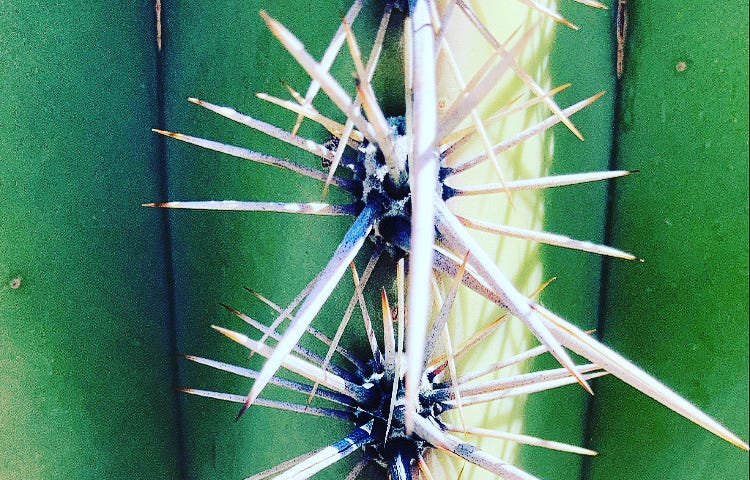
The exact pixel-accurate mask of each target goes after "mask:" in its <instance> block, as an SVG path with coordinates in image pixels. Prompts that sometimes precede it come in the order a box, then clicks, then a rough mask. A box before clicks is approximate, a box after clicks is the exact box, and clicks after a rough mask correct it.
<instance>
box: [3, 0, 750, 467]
mask: <svg viewBox="0 0 750 480" xmlns="http://www.w3.org/2000/svg"><path fill="white" fill-rule="evenodd" d="M629 3H630V4H631V5H630V32H629V38H628V45H627V65H626V72H625V76H624V78H623V79H622V82H621V85H620V88H621V91H620V93H619V94H616V93H615V85H614V71H613V58H614V47H613V43H612V35H613V33H612V23H611V11H610V13H609V14H608V13H603V12H599V11H592V10H590V9H585V8H582V7H580V6H578V5H575V4H573V2H563V3H562V5H561V7H562V8H563V9H564V11H565V13H566V14H567V15H568V16H569V17H570V18H571V19H572V20H573V21H575V22H576V23H578V24H580V25H582V26H583V28H582V30H581V31H579V32H572V31H569V30H565V29H561V30H560V32H559V37H560V42H559V43H558V44H557V46H556V48H555V51H554V52H553V58H552V60H551V63H552V68H553V74H554V75H555V78H556V80H555V83H556V84H559V83H563V82H567V81H572V82H574V87H571V88H570V89H569V92H565V93H566V94H569V95H570V99H571V100H572V99H578V98H581V97H582V96H584V95H590V94H591V93H593V92H595V91H598V90H601V89H606V90H608V91H610V95H609V96H608V99H607V100H604V101H600V102H599V103H598V104H596V105H595V106H594V108H592V109H590V111H588V112H583V113H581V114H579V116H577V117H576V119H575V120H576V124H577V125H578V126H579V127H581V129H582V131H583V132H584V134H585V135H586V138H587V140H586V142H584V143H583V144H581V143H580V142H578V141H573V139H572V138H570V136H569V135H568V134H567V133H566V132H565V131H563V130H558V131H557V132H556V142H557V143H556V147H555V148H556V153H557V155H556V162H557V163H556V164H555V167H554V168H555V170H556V171H558V172H563V171H569V170H570V171H576V170H580V169H583V168H586V169H589V168H590V169H595V168H597V167H601V166H602V165H606V164H607V163H610V165H611V166H613V167H615V168H630V169H640V170H641V173H639V174H638V175H635V176H631V177H628V178H625V179H622V180H618V181H616V182H615V183H614V184H613V187H612V188H611V192H610V193H611V196H610V202H611V205H612V209H611V210H610V212H609V217H607V218H608V220H607V221H605V217H604V211H603V210H601V211H602V217H601V221H599V222H595V223H594V224H592V225H588V226H587V225H585V222H584V221H583V219H585V218H589V217H590V216H591V210H592V209H597V208H598V209H601V207H602V206H603V205H604V203H603V200H604V199H605V198H606V193H607V192H606V187H604V186H600V187H599V189H598V190H597V188H594V189H587V190H586V192H584V193H582V192H581V191H573V190H571V191H570V192H565V191H562V190H561V191H560V193H558V192H553V193H551V194H550V196H549V198H548V214H549V217H548V224H549V227H550V229H552V230H554V229H557V230H560V231H564V232H565V233H568V234H571V235H573V236H575V235H576V234H577V233H578V229H579V228H580V229H581V230H580V232H593V233H591V235H583V236H585V237H587V238H591V239H594V240H595V239H596V237H597V236H598V237H601V238H604V239H606V241H607V243H608V244H612V245H614V246H617V247H620V248H623V249H626V250H629V251H632V252H634V253H636V254H637V255H639V256H640V257H642V258H644V259H645V260H646V261H645V262H644V263H643V264H637V263H627V262H618V261H613V262H606V263H605V264H604V265H603V266H601V265H600V264H599V261H598V259H592V258H591V257H590V256H579V255H577V254H571V253H567V252H559V251H555V252H552V251H551V250H550V251H548V252H547V253H546V254H545V256H546V257H545V258H546V260H547V261H548V272H549V274H555V275H558V276H560V279H559V280H558V281H557V282H556V283H555V284H554V286H553V287H551V288H550V291H549V292H548V294H547V297H545V299H544V301H545V302H546V303H547V304H548V305H550V306H552V307H553V308H555V309H556V310H558V311H560V312H561V313H563V314H564V315H566V316H567V317H568V318H571V319H573V320H576V321H577V322H578V323H579V324H581V325H584V324H585V322H589V325H591V326H594V325H596V324H598V334H599V335H602V336H603V339H604V341H605V342H606V343H608V344H610V345H613V346H614V347H615V348H616V349H618V350H619V351H621V352H623V353H624V354H625V355H626V356H628V357H630V358H632V359H633V360H634V361H636V363H638V364H639V365H641V366H643V367H644V368H646V369H647V370H649V371H650V372H652V373H654V374H655V375H656V376H657V377H658V378H660V379H662V380H663V381H665V383H667V384H668V385H670V386H671V387H673V388H675V389H676V390H677V391H679V392H680V393H682V394H683V395H685V396H686V397H687V398H689V399H691V400H692V401H694V402H695V403H696V404H698V405H699V406H701V407H702V408H704V409H705V410H706V411H708V412H709V413H711V414H712V415H714V416H715V417H716V418H717V419H719V420H720V421H722V422H723V423H725V424H726V425H727V426H729V427H731V428H732V429H733V430H735V431H736V432H737V433H739V434H740V436H742V437H743V438H745V439H747V437H748V423H747V422H748V414H747V403H748V370H747V362H748V321H747V318H748V297H747V290H748V256H747V255H748V253H747V252H748V236H747V230H748V224H747V222H748V220H747V219H748V180H747V178H748V140H747V139H748V116H747V111H748V96H747V84H748V65H747V58H748V51H747V49H748V47H747V45H748V33H747V32H748V25H747V17H748V11H747V10H748V7H747V4H743V3H741V2H739V1H738V0H730V1H728V2H724V3H721V4H706V3H704V2H692V1H691V2H689V3H686V2H678V1H676V0H670V1H665V2H659V4H658V5H656V4H654V3H649V2H634V1H631V2H629ZM348 7H349V2H347V1H326V2H315V3H312V2H286V1H283V2H276V3H274V4H268V3H266V2H261V1H243V2H239V1H216V2H195V1H164V2H163V4H162V23H163V45H164V49H163V50H162V51H161V52H157V50H156V42H155V10H154V4H153V2H146V1H141V2H132V3H129V4H128V5H122V4H121V3H117V2H83V1H69V2H56V3H51V2H34V1H29V2H1V1H0V60H1V61H2V65H3V68H2V70H0V93H1V96H0V97H1V98H2V99H3V101H2V102H0V132H1V133H2V135H1V136H0V208H2V211H1V216H0V352H2V356H1V357H0V478H4V479H5V478H7V479H56V478H69V477H76V478H81V479H86V478H107V479H119V478H131V479H137V478H160V479H161V478H165V479H168V478H175V479H176V478H186V479H213V478H217V479H218V478H222V479H226V478H243V477H244V476H247V475H249V474H251V473H254V472H256V471H259V470H261V469H262V468H265V467H267V466H270V465H272V464H274V463H275V462H277V461H278V460H279V458H285V457H289V456H291V455H293V454H294V453H296V452H302V451H304V450H305V446H306V445H307V446H309V444H310V442H311V441H312V440H311V438H312V439H314V444H315V445H321V444H323V443H324V442H326V441H328V440H330V439H331V438H333V437H334V436H335V434H336V431H337V426H336V425H333V426H331V425H330V424H329V422H315V421H309V419H299V418H295V417H294V416H290V415H283V414H282V415H275V414H272V413H269V412H268V411H267V410H255V411H253V409H251V411H249V412H248V414H247V416H246V418H243V419H242V421H241V422H238V423H235V422H234V421H233V418H234V414H235V413H236V408H235V406H234V405H227V404H222V403H221V402H216V401H211V400H205V399H199V398H187V397H185V396H177V395H175V393H174V392H173V387H174V386H176V385H177V384H180V385H190V386H195V387H198V388H215V389H221V388H227V389H229V390H232V391H235V390H236V391H237V392H238V393H241V392H242V391H243V390H244V389H246V386H245V385H244V384H243V383H244V382H238V381H235V380H234V379H231V378H226V376H223V375H220V374H214V373H213V372H206V371H205V369H203V368H201V367H199V366H196V365H185V364H184V363H183V362H181V361H178V359H177V355H176V354H177V353H178V352H180V353H193V354H198V355H205V356H209V357H213V358H221V359H226V360H231V359H232V358H234V359H240V358H243V352H242V351H241V350H240V349H237V348H234V345H231V344H230V342H228V341H226V340H224V339H222V338H220V337H219V335H218V334H215V333H213V332H212V331H211V330H210V328H209V326H210V325H211V324H215V323H218V324H221V325H224V326H227V327H230V328H238V326H239V323H238V322H236V321H235V320H234V319H233V318H231V315H229V314H226V313H225V312H224V311H223V309H221V307H219V306H218V302H225V303H229V304H231V305H234V306H236V307H238V308H241V309H242V308H247V309H248V310H250V309H252V311H253V312H256V311H261V312H262V311H263V310H262V308H261V306H260V305H259V304H257V302H255V301H254V300H253V299H252V298H251V297H250V296H249V295H248V294H247V293H246V292H245V291H244V290H243V288H242V287H243V286H251V287H253V288H256V289H258V290H260V291H261V292H262V293H265V294H266V295H268V296H270V297H271V298H272V299H274V300H276V301H277V302H279V303H285V302H288V301H289V300H290V299H291V298H292V297H293V296H294V294H295V293H296V292H297V291H298V290H299V289H300V288H301V287H302V286H304V284H306V283H307V282H308V281H309V280H310V278H311V277H312V275H313V274H314V272H316V271H317V270H318V268H319V267H320V266H321V265H323V264H324V262H325V260H326V258H327V256H328V255H329V253H330V252H331V251H332V249H333V246H334V239H335V238H337V237H339V236H340V233H341V232H342V231H343V229H344V228H345V227H346V223H347V220H346V219H333V218H313V217H310V218H306V219H299V218H297V217H292V216H285V215H275V214H268V215H264V214H246V215H243V214H233V213H223V214H222V213H218V214H217V213H201V212H170V213H169V214H167V213H166V212H162V211H158V210H152V209H146V208H142V207H140V204H141V203H144V202H148V201H155V200H161V199H166V198H170V199H199V198H203V199H222V198H237V199H247V200H259V199H268V200H271V199H278V200H296V199H307V198H311V197H314V196H316V195H318V193H317V192H318V191H319V190H318V188H319V185H316V184H312V185H311V184H310V183H312V182H298V181H296V179H295V178H294V176H292V175H288V176H285V174H284V173H283V172H279V171H276V170H273V169H271V168H270V167H262V166H256V165H252V164H250V163H249V162H242V161H238V160H236V159H232V158H229V157H224V156H221V155H218V154H211V153H209V152H204V151H201V150H200V149H198V148H196V147H188V146H184V145H177V144H175V143H164V142H163V141H162V139H160V138H158V137H157V136H156V135H155V134H152V133H151V132H150V128H152V127H155V126H166V127H168V128H169V129H173V130H179V131H185V132H188V133H191V134H195V135H199V136H206V137H209V138H217V139H221V140H222V141H225V142H227V143H237V144H240V145H243V146H247V147H251V148H252V147H254V146H259V145H261V146H262V148H260V147H259V149H261V150H262V151H264V152H267V153H271V154H274V155H277V156H282V157H284V156H292V155H293V156H294V158H295V160H298V161H300V162H302V163H306V164H309V165H316V163H315V162H317V160H316V159H315V158H312V157H311V156H300V155H298V153H297V152H296V151H294V150H293V149H290V148H287V147H286V146H285V145H281V144H279V143H278V142H273V141H268V140H267V139H266V138H264V137H263V136H261V135H259V134H255V133H254V132H250V131H249V130H248V129H247V128H238V127H236V126H234V125H232V124H231V123H230V122H229V121H227V120H225V119H222V118H220V117H217V116H215V115H213V114H211V113H210V112H204V111H200V108H199V107H196V106H194V105H191V104H189V103H187V102H186V101H185V98H186V97H187V96H196V97H199V98H204V99H205V100H208V101H213V102H216V103H220V104H227V105H232V106H235V107H237V108H238V109H240V110H243V111H245V112H248V113H251V114H253V115H257V116H258V117H261V118H263V119H264V120H266V121H269V122H271V123H274V124H278V125H281V126H287V127H288V126H290V125H291V123H292V116H290V115H288V114H284V113H283V112H281V111H280V110H279V109H277V108H273V107H269V106H267V105H264V104H263V103H262V102H261V101H260V100H258V99H256V98H254V93H255V92H257V91H268V92H270V93H272V94H275V95H279V96H281V95H285V89H284V87H283V86H282V85H281V83H280V82H279V80H286V81H289V82H292V84H293V86H294V87H296V88H298V89H304V88H305V86H306V81H303V80H300V79H304V76H303V75H302V72H301V70H300V69H299V68H298V67H296V66H294V65H293V62H292V61H291V60H290V58H289V57H288V56H287V55H286V53H284V52H282V51H281V50H280V48H279V47H278V46H277V44H276V43H275V40H273V39H272V37H271V35H270V34H269V33H268V32H267V31H266V30H265V27H264V26H263V25H262V22H261V20H260V18H259V17H258V15H257V11H258V10H260V9H261V8H267V9H268V10H269V13H271V14H272V15H274V16H276V17H277V18H279V19H280V20H282V21H283V22H284V23H285V24H286V25H287V26H289V27H290V29H291V30H292V31H294V32H295V33H297V34H298V35H299V37H300V38H301V39H302V40H303V41H304V42H305V44H306V45H307V46H308V47H309V49H310V50H311V52H312V53H313V54H314V55H316V56H320V54H321V53H322V50H323V48H324V47H323V42H324V41H325V40H327V39H328V38H329V37H330V34H331V32H333V31H334V30H335V28H336V25H337V24H338V22H339V19H340V15H341V14H342V13H344V12H345V11H346V9H347V8H348ZM367 15H369V16H367ZM367 15H366V16H365V17H363V20H361V21H362V24H361V25H359V27H360V30H362V33H361V34H360V35H361V36H363V38H362V39H363V43H366V42H367V36H366V32H367V31H368V30H369V31H372V30H373V28H371V27H372V25H373V23H374V21H375V20H374V18H373V17H372V15H374V14H372V13H368V14H367ZM358 22H359V21H358ZM358 33H359V31H358ZM391 41H394V40H393V39H392V40H391ZM334 71H335V73H336V74H337V75H338V76H339V77H341V78H346V76H347V75H348V74H349V71H351V66H350V65H347V64H346V62H340V63H337V64H336V65H335V67H334ZM378 82H381V83H379V89H380V90H381V91H386V92H399V91H401V87H393V86H391V85H389V84H388V83H387V82H385V80H384V79H379V80H378ZM395 98H396V97H394V99H391V100H388V103H389V104H390V105H393V104H395V103H397V102H398V100H396V99H395ZM321 99H322V97H321ZM561 103H567V102H566V100H565V97H563V98H562V99H561ZM319 108H320V109H321V110H323V111H324V112H325V111H331V107H330V105H326V103H325V102H322V103H321V105H320V106H319ZM389 108H397V106H392V107H389ZM305 128H306V130H303V133H305V134H307V135H310V136H315V135H317V136H318V138H320V137H321V134H320V132H318V131H317V130H314V129H310V126H309V125H306V126H305ZM266 175H272V178H273V182H271V181H269V180H267V177H266ZM571 197H572V198H571ZM558 226H559V228H557V227H558ZM569 272H570V273H569ZM271 315H272V313H271V312H268V314H267V316H266V317H263V316H262V315H261V314H259V315H258V316H259V319H260V320H266V321H267V320H268V318H270V316H271ZM596 387H597V396H596V398H595V401H594V402H593V403H591V404H588V403H587V399H585V398H584V397H583V396H582V395H579V394H577V393H573V394H569V393H566V394H564V395H562V396H558V397H555V396H552V397H550V398H547V399H544V398H541V397H540V398H536V399H533V401H532V403H531V404H530V405H529V407H528V422H529V428H530V429H531V430H533V431H535V432H537V431H538V432H539V433H543V434H544V435H545V436H547V437H550V438H555V439H564V438H565V435H567V436H570V437H572V439H573V441H575V442H577V443H581V442H585V443H587V444H588V445H590V446H592V447H593V448H595V449H597V450H599V451H600V452H601V454H600V456H599V457H597V458H596V459H594V460H593V461H592V462H590V463H586V464H585V465H583V466H582V465H581V463H580V459H577V458H575V457H569V456H565V457H564V458H563V457H561V456H558V455H556V454H552V453H548V452H536V451H530V449H527V450H526V451H525V452H524V455H523V461H524V462H525V463H526V464H527V466H528V468H529V469H530V470H531V471H532V472H534V473H536V474H538V475H539V476H540V477H542V478H545V479H550V480H551V479H557V478H560V479H562V478H566V479H570V478H576V477H579V478H590V479H603V478H607V479H619V478H623V479H624V478H628V479H632V478H665V479H680V480H691V479H696V480H697V479H706V478H711V479H736V478H747V475H748V474H747V470H748V465H747V462H748V456H747V454H746V453H744V452H741V451H739V450H738V449H736V448H734V447H732V446H730V445H728V444H725V443H724V442H722V441H720V440H718V439H715V438H713V437H712V436H711V435H710V434H708V433H706V432H703V431H701V430H700V429H699V428H698V427H695V426H693V425H692V424H691V423H689V422H688V421H686V420H684V419H682V418H680V417H678V416H677V415H675V414H673V413H671V412H668V411H667V410H666V409H664V408H663V407H661V406H659V405H657V404H655V403H654V402H653V401H651V400H649V399H647V398H644V397H643V396H641V395H639V394H637V393H635V392H634V391H633V390H632V389H630V388H628V387H625V386H624V385H622V384H621V383H619V382H618V381H616V380H613V379H606V380H604V381H600V382H598V384H597V386H596ZM571 402H574V403H571ZM561 410H562V411H567V412H572V413H569V414H568V416H563V415H561V414H560V411H561ZM584 418H586V419H587V421H586V422H584V420H583V419H584ZM301 425H302V426H304V428H306V429H307V430H305V432H306V434H304V435H296V433H297V431H298V430H299V429H300V426H301ZM556 429H557V430H559V431H556ZM289 432H292V433H295V435H291V434H289ZM278 438H281V439H283V442H284V443H283V444H282V443H281V441H279V440H276V439H278ZM292 442H294V443H292ZM579 471H582V473H579ZM340 476H342V475H341V474H340V471H339V472H331V473H330V476H325V477H326V478H339V477H340ZM321 477H323V476H321Z"/></svg>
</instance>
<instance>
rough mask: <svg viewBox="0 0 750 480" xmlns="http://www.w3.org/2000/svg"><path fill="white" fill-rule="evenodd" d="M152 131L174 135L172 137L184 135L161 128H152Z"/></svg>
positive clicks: (168, 135) (169, 135)
mask: <svg viewBox="0 0 750 480" xmlns="http://www.w3.org/2000/svg"><path fill="white" fill-rule="evenodd" d="M151 131H152V132H154V133H158V134H159V135H164V136H167V137H172V138H181V137H182V135H181V134H179V133H175V132H170V131H168V130H159V129H158V128H152V129H151Z"/></svg>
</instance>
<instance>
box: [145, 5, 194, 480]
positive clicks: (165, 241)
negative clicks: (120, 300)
mask: <svg viewBox="0 0 750 480" xmlns="http://www.w3.org/2000/svg"><path fill="white" fill-rule="evenodd" d="M161 3H162V2H161V1H160V0H155V1H154V8H153V10H152V14H153V23H152V25H153V26H154V28H153V32H154V60H155V67H156V122H157V127H158V128H160V129H164V128H165V125H166V108H165V106H166V93H167V88H166V78H165V77H166V68H167V67H166V59H165V56H166V55H165V51H166V49H165V47H166V42H165V37H166V36H167V35H166V31H165V28H164V27H165V22H164V19H165V14H164V10H165V9H164V8H162V7H163V5H161ZM157 33H158V34H160V35H161V36H160V37H159V38H157ZM156 145H157V146H156V158H157V166H156V176H157V178H156V192H157V196H158V198H159V201H166V200H167V199H168V198H169V167H168V165H167V149H166V142H165V137H164V136H162V135H157V144H156ZM159 221H160V225H161V229H160V230H161V239H160V242H161V244H162V251H163V253H164V259H163V260H164V263H163V265H164V280H165V282H166V289H165V293H166V304H167V305H166V308H167V318H166V327H167V332H168V339H167V341H168V347H169V348H168V355H169V359H168V362H169V366H170V370H171V372H172V375H171V376H172V379H173V385H172V386H173V387H174V386H177V385H179V384H180V372H179V366H178V363H177V356H178V355H177V354H178V348H177V307H176V300H175V276H174V272H175V267H174V259H173V256H172V228H171V224H170V217H169V212H168V211H167V210H166V209H159ZM181 403H182V402H181V400H180V396H179V392H177V390H176V389H174V388H172V405H173V408H174V409H175V414H174V418H175V421H176V422H177V425H176V429H175V430H176V433H177V439H176V444H177V445H176V448H177V459H176V460H177V478H178V479H186V478H187V472H186V462H185V441H184V435H183V431H184V422H183V417H182V405H181Z"/></svg>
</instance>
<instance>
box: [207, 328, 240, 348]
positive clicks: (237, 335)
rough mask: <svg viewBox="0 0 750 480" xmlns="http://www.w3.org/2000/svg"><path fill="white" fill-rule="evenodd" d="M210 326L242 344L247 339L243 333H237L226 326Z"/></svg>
mask: <svg viewBox="0 0 750 480" xmlns="http://www.w3.org/2000/svg"><path fill="white" fill-rule="evenodd" d="M211 328H213V329H214V330H216V331H217V332H219V333H221V334H222V335H224V336H226V337H229V338H230V339H231V340H234V341H235V342H237V343H240V344H244V343H245V342H246V341H247V339H248V338H247V337H246V336H245V335H243V334H241V333H237V332H235V331H234V330H229V329H228V328H222V327H219V326H217V325H211Z"/></svg>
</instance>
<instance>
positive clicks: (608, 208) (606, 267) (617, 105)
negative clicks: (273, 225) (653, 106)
mask: <svg viewBox="0 0 750 480" xmlns="http://www.w3.org/2000/svg"><path fill="white" fill-rule="evenodd" d="M613 13H614V15H613V16H612V19H611V24H612V32H613V33H612V34H613V35H615V33H616V28H617V15H618V14H617V12H616V11H615V12H613ZM614 47H615V48H614V50H613V51H612V58H616V52H617V43H616V42H615V46H614ZM626 52H627V50H626ZM614 66H615V64H614V63H613V67H614ZM613 73H614V72H613ZM622 83H623V82H622V78H618V77H617V75H615V80H614V112H613V115H612V126H611V132H612V133H611V135H612V144H611V146H610V154H609V163H608V165H607V168H608V169H609V170H615V169H617V168H618V156H619V153H620V128H619V122H620V120H621V117H622V109H621V107H622ZM614 196H615V182H608V183H607V194H606V202H605V207H604V242H603V244H604V245H612V237H613V233H612V221H613V218H612V216H613V214H612V210H613V204H614ZM612 260H614V259H613V258H611V257H608V256H603V257H602V264H601V270H600V273H599V282H600V283H599V305H598V307H597V312H596V338H597V339H598V340H599V341H603V340H604V336H605V334H606V329H607V304H608V301H609V290H608V288H607V283H608V280H609V273H610V269H611V262H612ZM597 381H598V380H594V385H596V382H597ZM594 390H596V388H594ZM598 412H599V408H598V399H597V397H596V396H588V397H587V399H586V411H585V414H584V417H583V446H584V447H585V448H589V449H592V450H596V445H595V442H594V439H593V433H594V428H595V426H596V420H597V417H598ZM594 458H595V457H589V456H584V457H583V462H582V465H581V476H580V480H589V477H590V473H591V465H592V462H593V461H594Z"/></svg>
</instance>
